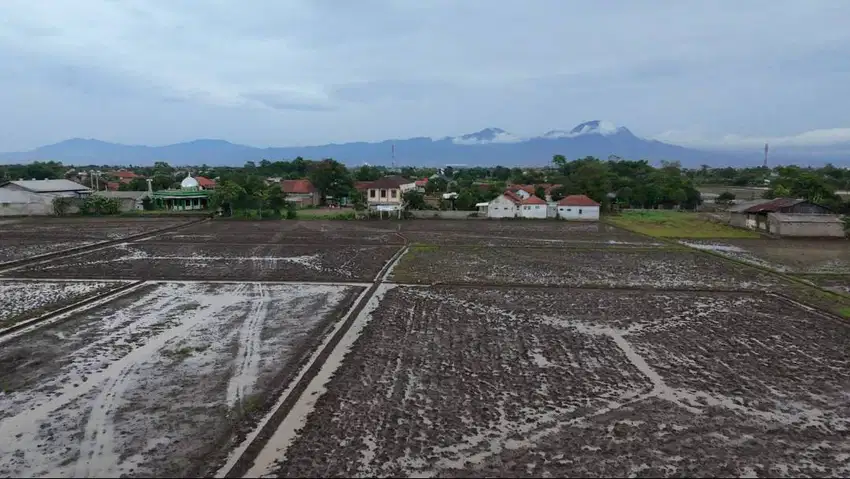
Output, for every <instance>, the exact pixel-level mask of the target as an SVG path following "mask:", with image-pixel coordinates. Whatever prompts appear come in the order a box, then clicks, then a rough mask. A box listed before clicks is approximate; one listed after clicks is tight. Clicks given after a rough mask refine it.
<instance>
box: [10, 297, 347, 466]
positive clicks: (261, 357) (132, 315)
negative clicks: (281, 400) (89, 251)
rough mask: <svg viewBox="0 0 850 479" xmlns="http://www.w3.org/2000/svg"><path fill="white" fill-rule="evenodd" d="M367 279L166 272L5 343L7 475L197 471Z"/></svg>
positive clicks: (262, 404)
mask: <svg viewBox="0 0 850 479" xmlns="http://www.w3.org/2000/svg"><path fill="white" fill-rule="evenodd" d="M359 290H360V288H357V287H341V286H293V285H262V284H256V283H255V284H244V283H243V284H215V285H212V284H202V283H159V284H155V285H150V286H147V287H145V289H143V290H140V291H137V292H135V293H132V294H131V295H128V296H126V297H123V298H121V299H119V300H116V301H113V302H111V303H108V304H107V305H105V306H102V307H100V308H97V309H95V310H91V311H89V312H86V313H82V314H80V315H78V316H76V317H74V318H72V319H70V320H68V321H64V322H61V323H59V324H55V325H51V326H46V327H43V328H41V329H39V330H36V331H33V332H31V333H29V334H27V335H25V336H22V337H19V338H14V339H11V340H8V341H6V342H5V343H4V344H3V345H2V348H0V362H2V363H3V364H4V368H2V371H0V384H2V387H3V392H2V393H0V435H1V436H2V437H4V438H6V439H7V440H4V441H0V476H4V477H15V476H17V477H28V476H29V477H32V476H53V477H57V476H61V477H118V476H120V475H126V476H131V477H145V476H160V477H168V476H171V477H175V476H176V477H180V476H184V477H185V476H195V475H199V474H200V473H201V471H203V470H205V469H206V468H207V467H208V461H209V460H212V459H214V458H215V457H216V455H217V454H219V453H220V452H221V451H222V450H227V449H228V448H229V447H231V446H233V445H234V444H236V443H237V441H238V439H239V438H238V437H237V436H239V435H240V434H242V433H244V432H245V430H246V429H247V428H250V427H251V425H252V424H253V421H254V420H255V419H256V417H257V416H259V415H261V414H262V413H263V411H264V410H265V409H266V408H268V407H270V404H269V400H271V401H272V402H273V401H274V399H275V397H276V395H277V394H279V393H280V391H281V390H282V388H283V387H284V386H285V385H286V383H287V382H288V381H289V380H290V379H291V377H292V375H293V374H294V373H295V371H296V370H297V365H298V364H299V363H300V362H301V361H302V360H303V358H304V357H305V356H306V354H307V353H308V352H309V351H310V350H311V349H312V348H314V347H315V346H316V345H317V344H318V341H319V340H320V339H321V337H322V336H323V335H324V334H326V333H327V331H328V330H329V329H330V326H331V325H332V322H333V321H334V319H336V318H337V317H338V316H339V315H340V314H341V312H342V311H343V310H346V309H347V308H348V307H349V306H350V303H351V302H352V301H353V298H354V297H355V295H356V294H357V293H359Z"/></svg>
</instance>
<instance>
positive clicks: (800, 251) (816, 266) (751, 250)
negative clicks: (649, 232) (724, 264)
mask: <svg viewBox="0 0 850 479" xmlns="http://www.w3.org/2000/svg"><path fill="white" fill-rule="evenodd" d="M682 244H685V245H687V246H691V247H694V248H697V249H704V250H708V251H713V252H715V253H719V254H721V255H723V256H727V257H729V258H732V259H737V260H740V261H744V262H748V263H751V264H756V265H759V266H764V267H767V268H771V269H773V270H775V271H779V272H783V273H801V274H810V273H815V274H821V273H833V274H848V273H850V241H845V240H800V239H793V240H787V239H786V240H720V241H683V242H682Z"/></svg>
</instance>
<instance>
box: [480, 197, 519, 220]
mask: <svg viewBox="0 0 850 479" xmlns="http://www.w3.org/2000/svg"><path fill="white" fill-rule="evenodd" d="M521 205H522V200H521V199H520V198H519V197H518V196H517V195H515V194H514V193H512V192H510V191H506V192H504V193H503V194H501V195H499V196H497V197H496V198H494V199H493V201H491V202H490V203H489V204H488V205H487V217H488V218H516V217H518V216H519V208H520V206H521Z"/></svg>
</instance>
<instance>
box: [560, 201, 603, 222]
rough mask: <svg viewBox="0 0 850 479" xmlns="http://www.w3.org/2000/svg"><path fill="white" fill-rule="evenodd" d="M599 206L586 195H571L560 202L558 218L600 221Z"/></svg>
mask: <svg viewBox="0 0 850 479" xmlns="http://www.w3.org/2000/svg"><path fill="white" fill-rule="evenodd" d="M599 206H600V205H599V203H597V202H595V201H593V200H592V199H590V198H588V197H587V196H585V195H570V196H567V197H566V198H564V199H562V200H561V201H559V202H558V218H561V219H564V220H586V221H598V220H599Z"/></svg>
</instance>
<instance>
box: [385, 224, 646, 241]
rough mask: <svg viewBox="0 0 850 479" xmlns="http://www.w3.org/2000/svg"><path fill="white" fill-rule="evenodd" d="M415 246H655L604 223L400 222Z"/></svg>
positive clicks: (641, 237)
mask: <svg viewBox="0 0 850 479" xmlns="http://www.w3.org/2000/svg"><path fill="white" fill-rule="evenodd" d="M398 225H400V227H401V233H402V234H403V235H404V236H405V237H407V238H408V239H409V240H410V242H412V243H421V244H437V245H481V246H562V245H570V244H574V243H575V244H601V245H606V244H620V245H626V246H627V245H641V246H652V245H653V244H657V243H655V242H654V241H652V240H650V239H647V238H646V237H643V236H640V235H635V234H633V233H630V232H628V231H625V230H623V229H620V228H614V227H612V226H609V225H606V224H602V223H575V222H565V221H521V220H516V221H461V220H419V221H405V222H400V223H398Z"/></svg>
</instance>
